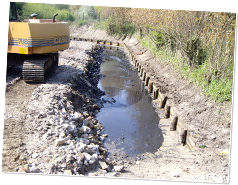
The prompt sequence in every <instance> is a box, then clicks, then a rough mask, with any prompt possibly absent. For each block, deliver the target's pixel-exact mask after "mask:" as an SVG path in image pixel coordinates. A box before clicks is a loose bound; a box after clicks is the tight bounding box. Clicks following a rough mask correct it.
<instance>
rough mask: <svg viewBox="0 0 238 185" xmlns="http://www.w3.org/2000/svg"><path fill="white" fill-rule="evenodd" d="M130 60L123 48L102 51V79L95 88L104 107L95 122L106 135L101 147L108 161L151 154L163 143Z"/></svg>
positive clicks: (153, 111)
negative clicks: (97, 121)
mask: <svg viewBox="0 0 238 185" xmlns="http://www.w3.org/2000/svg"><path fill="white" fill-rule="evenodd" d="M111 49H112V48H111ZM129 60H130V59H129V57H128V55H127V54H126V53H125V51H124V50H123V48H122V47H121V48H119V47H114V48H113V49H112V50H108V49H106V50H104V63H102V64H101V74H102V75H103V78H102V79H101V80H100V81H99V84H98V87H99V88H100V89H101V90H103V91H104V92H105V95H104V96H103V97H102V101H103V102H104V107H103V108H102V109H101V110H100V112H99V113H98V115H97V119H98V120H99V121H100V122H101V124H102V125H104V128H105V134H108V137H107V138H106V140H105V141H104V144H105V147H106V148H107V149H108V157H109V158H111V157H113V156H120V157H124V158H125V157H135V156H136V155H141V154H143V153H146V152H150V153H154V152H156V151H157V150H158V149H159V148H160V147H161V145H162V143H163V140H164V138H163V134H162V131H161V129H160V128H159V120H160V119H159V117H158V114H157V113H156V112H155V109H154V108H153V106H152V97H151V96H150V94H149V93H148V89H146V88H144V84H143V82H142V81H141V80H140V78H139V76H138V72H137V69H136V67H135V66H133V65H131V64H130V62H129Z"/></svg>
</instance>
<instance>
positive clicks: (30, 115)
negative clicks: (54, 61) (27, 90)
mask: <svg viewBox="0 0 238 185" xmlns="http://www.w3.org/2000/svg"><path fill="white" fill-rule="evenodd" d="M82 43H83V42H74V43H73V46H74V47H75V45H76V46H77V45H78V44H81V45H80V47H81V50H82V48H83V50H86V49H87V50H88V51H90V52H88V53H90V54H91V56H89V54H88V53H87V52H84V53H83V54H82V52H81V55H77V58H76V59H72V58H73V56H74V55H73V56H72V55H69V56H70V57H71V59H69V57H68V59H65V58H61V59H60V63H59V69H58V70H59V71H57V70H56V72H55V73H56V75H55V78H57V80H59V79H60V78H59V75H60V76H61V77H62V75H63V73H62V71H65V72H66V74H67V75H65V76H64V77H62V82H61V84H59V83H51V84H47V83H46V84H41V85H40V86H38V87H37V88H36V89H35V90H34V91H33V92H32V96H31V99H30V101H29V104H28V105H27V107H26V110H27V111H26V115H25V120H26V121H25V123H26V124H25V133H26V135H25V138H24V141H25V145H26V150H25V151H22V153H21V154H20V155H19V156H17V157H16V160H19V166H17V167H16V171H18V172H26V173H44V174H67V175H80V174H86V173H87V172H90V171H92V170H95V169H97V168H99V169H101V170H102V171H103V173H105V174H106V173H107V172H111V173H109V175H112V176H118V175H119V174H118V172H121V171H123V166H119V167H117V166H115V167H113V164H112V163H111V162H110V161H107V160H106V156H107V149H105V148H104V146H103V141H104V140H105V138H106V137H107V135H106V134H102V133H101V132H102V131H103V130H104V129H103V126H102V125H101V123H100V122H99V121H97V120H96V119H95V118H94V116H95V114H96V113H97V111H99V110H100V108H101V105H100V101H101V100H100V96H101V95H103V92H102V91H101V90H100V89H98V88H97V82H98V80H99V76H100V63H101V61H100V57H99V55H98V53H97V51H100V48H98V47H96V45H95V44H94V45H93V44H92V43H83V45H82ZM73 46H72V45H71V48H70V49H71V50H72V47H73ZM77 47H79V46H77ZM70 49H69V51H70ZM74 50H75V51H77V52H78V54H79V53H80V51H79V49H78V50H77V48H74ZM66 52H67V50H66V51H65V53H63V55H62V56H67V54H66ZM94 54H95V55H96V54H97V56H94ZM85 58H86V59H88V58H89V60H84V59H85ZM79 59H80V60H79ZM67 61H68V62H67ZM80 61H83V62H80ZM76 70H77V72H75V71H76ZM60 72H61V73H60ZM89 175H90V174H89ZM91 175H92V174H91ZM94 175H95V174H94Z"/></svg>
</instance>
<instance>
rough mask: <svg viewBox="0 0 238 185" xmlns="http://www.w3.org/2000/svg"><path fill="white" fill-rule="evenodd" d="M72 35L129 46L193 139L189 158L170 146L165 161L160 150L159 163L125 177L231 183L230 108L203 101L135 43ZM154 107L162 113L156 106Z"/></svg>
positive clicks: (83, 32) (87, 33)
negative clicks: (194, 145) (192, 148)
mask: <svg viewBox="0 0 238 185" xmlns="http://www.w3.org/2000/svg"><path fill="white" fill-rule="evenodd" d="M71 35H72V36H74V37H76V38H77V37H79V38H87V39H95V40H100V39H101V40H108V41H112V42H118V41H119V42H123V43H126V44H127V46H128V48H129V49H130V51H131V52H132V53H133V55H134V56H135V57H136V58H137V60H138V61H139V63H140V64H141V65H142V66H143V68H144V69H145V71H146V72H147V73H150V75H151V76H152V77H153V79H154V82H155V83H156V85H157V86H160V87H162V88H163V92H164V93H165V94H166V96H167V97H168V101H169V102H170V104H171V105H172V106H173V108H174V109H175V110H176V114H177V115H178V117H179V119H180V120H182V122H183V125H184V127H185V128H186V129H187V130H188V131H189V132H190V133H191V134H192V135H193V137H194V139H195V142H196V148H195V151H190V150H187V149H188V148H187V147H186V145H185V147H182V148H183V149H184V151H186V152H187V153H186V154H185V153H183V152H181V151H182V150H180V149H178V148H181V146H172V145H170V146H167V149H166V152H168V153H170V151H171V154H172V155H163V156H164V158H163V157H161V158H160V157H158V156H161V155H160V154H161V152H160V151H159V150H158V153H157V158H155V157H152V156H153V155H152V156H151V157H148V159H144V160H141V161H139V162H137V163H135V164H132V165H129V166H128V171H130V172H131V173H130V174H124V175H123V176H125V177H139V178H140V177H144V178H158V179H172V180H173V179H174V180H192V181H209V182H228V179H229V177H228V176H229V151H230V132H231V131H230V125H231V105H230V104H229V103H226V102H224V103H223V104H219V103H215V102H213V101H212V100H211V99H209V97H206V96H204V95H203V94H202V92H201V90H200V89H199V88H198V87H197V86H196V85H194V84H191V83H189V82H188V81H187V80H185V79H183V78H181V77H180V75H179V74H178V72H176V71H175V70H174V69H173V68H172V66H170V65H165V64H163V63H162V62H160V61H159V60H156V59H155V58H154V56H153V55H152V54H151V53H149V51H147V50H145V49H144V48H143V47H142V45H141V43H140V42H138V41H137V40H136V39H135V38H128V37H127V38H115V37H111V36H108V35H107V34H106V33H105V31H103V30H94V29H93V27H92V26H89V27H88V26H83V27H80V28H75V29H72V31H71ZM153 103H154V106H155V108H157V109H158V106H159V105H158V102H156V101H154V102H153ZM168 127H169V125H168ZM199 146H201V147H202V146H205V148H204V147H203V148H199ZM162 147H163V146H162ZM173 151H174V152H173ZM179 151H180V152H179ZM164 152H165V151H164ZM165 156H167V157H166V158H165ZM168 156H169V157H168ZM151 160H152V161H153V162H151ZM142 169H143V170H142ZM132 174H133V175H132Z"/></svg>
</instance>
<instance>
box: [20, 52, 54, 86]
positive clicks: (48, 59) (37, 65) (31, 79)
mask: <svg viewBox="0 0 238 185" xmlns="http://www.w3.org/2000/svg"><path fill="white" fill-rule="evenodd" d="M57 66H58V53H50V54H47V55H34V56H32V57H31V58H30V59H28V60H26V61H25V62H24V63H23V69H22V75H23V80H24V81H25V82H27V83H45V81H46V74H47V73H49V72H50V71H51V70H52V69H53V68H55V67H57Z"/></svg>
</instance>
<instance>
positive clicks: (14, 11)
mask: <svg viewBox="0 0 238 185" xmlns="http://www.w3.org/2000/svg"><path fill="white" fill-rule="evenodd" d="M9 21H17V8H16V3H15V2H10V9H9Z"/></svg>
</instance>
